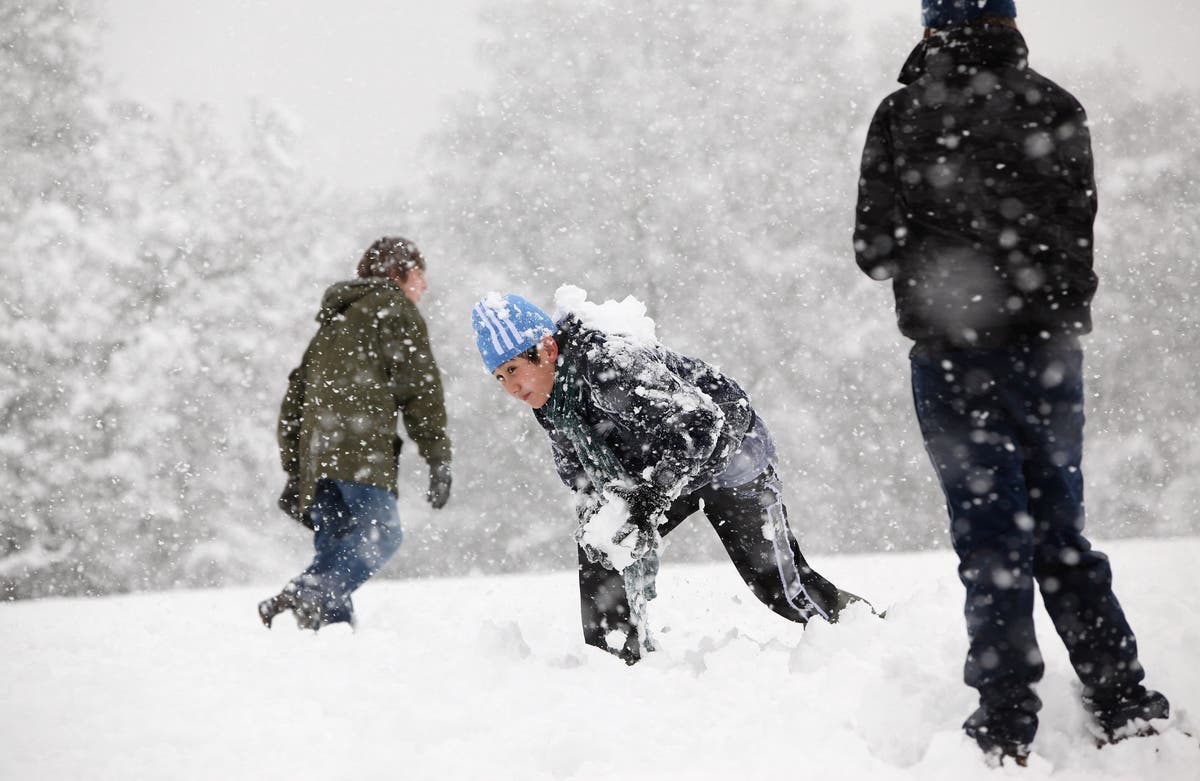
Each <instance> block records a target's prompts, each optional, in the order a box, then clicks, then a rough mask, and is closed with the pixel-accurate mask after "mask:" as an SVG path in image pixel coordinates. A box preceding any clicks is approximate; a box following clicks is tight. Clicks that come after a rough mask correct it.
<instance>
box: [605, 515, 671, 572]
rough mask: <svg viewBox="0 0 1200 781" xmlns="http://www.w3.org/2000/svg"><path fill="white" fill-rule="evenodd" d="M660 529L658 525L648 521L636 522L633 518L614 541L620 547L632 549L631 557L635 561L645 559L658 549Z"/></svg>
mask: <svg viewBox="0 0 1200 781" xmlns="http://www.w3.org/2000/svg"><path fill="white" fill-rule="evenodd" d="M659 539H660V537H659V536H658V529H657V528H656V524H654V523H653V522H650V521H648V520H646V521H635V520H634V519H633V518H632V517H631V518H630V519H629V521H628V522H627V523H625V524H624V525H623V526H621V528H619V529H617V533H616V534H614V535H613V538H612V541H613V542H614V543H616V544H618V545H623V546H624V547H627V548H630V556H632V557H633V560H634V561H637V560H638V559H641V558H644V557H645V556H646V554H647V553H649V552H650V551H652V550H655V549H656V548H657V547H658V541H659Z"/></svg>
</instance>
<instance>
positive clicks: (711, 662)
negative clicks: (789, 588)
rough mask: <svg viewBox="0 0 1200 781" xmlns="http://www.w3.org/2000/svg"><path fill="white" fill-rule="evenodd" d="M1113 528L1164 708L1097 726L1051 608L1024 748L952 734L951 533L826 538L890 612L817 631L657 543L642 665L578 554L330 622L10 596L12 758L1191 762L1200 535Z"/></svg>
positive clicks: (465, 767) (729, 772) (48, 763)
mask: <svg viewBox="0 0 1200 781" xmlns="http://www.w3.org/2000/svg"><path fill="white" fill-rule="evenodd" d="M564 542H566V541H564ZM1100 547H1101V548H1102V549H1103V550H1105V551H1106V552H1108V553H1109V554H1110V556H1111V557H1112V559H1113V563H1114V570H1115V573H1116V585H1117V593H1118V594H1119V595H1120V598H1121V601H1122V603H1123V604H1124V605H1125V607H1126V610H1127V612H1128V614H1129V616H1130V619H1131V622H1132V624H1133V626H1134V629H1135V630H1136V631H1137V633H1138V639H1139V642H1140V645H1141V649H1142V659H1143V661H1144V663H1145V665H1146V667H1147V669H1148V670H1149V677H1148V679H1147V683H1148V684H1149V685H1152V686H1154V687H1156V688H1159V689H1161V690H1162V691H1164V692H1165V693H1167V694H1168V696H1170V697H1171V699H1172V703H1173V706H1174V711H1175V713H1174V716H1173V719H1172V728H1171V729H1169V730H1167V731H1166V732H1165V733H1164V734H1162V735H1160V736H1158V737H1153V738H1146V739H1140V740H1130V741H1126V742H1125V743H1122V744H1119V745H1116V746H1110V747H1106V748H1104V749H1102V750H1097V749H1096V748H1094V747H1093V744H1092V742H1091V739H1090V738H1089V735H1088V732H1087V730H1086V727H1085V723H1084V716H1083V712H1082V710H1081V709H1080V707H1079V705H1078V704H1077V697H1076V694H1075V690H1074V684H1073V675H1072V673H1071V671H1070V668H1069V667H1068V664H1067V660H1066V656H1065V653H1064V652H1063V650H1062V647H1061V645H1060V644H1059V642H1058V640H1057V638H1056V637H1055V636H1054V634H1053V631H1052V629H1051V628H1050V625H1049V623H1048V622H1047V621H1045V620H1044V616H1039V620H1040V621H1041V623H1039V631H1040V636H1041V638H1042V641H1043V650H1044V652H1045V655H1046V657H1047V674H1046V678H1045V680H1044V682H1043V683H1042V685H1041V689H1040V693H1041V695H1042V697H1043V699H1044V701H1045V703H1046V704H1045V708H1044V710H1043V711H1042V728H1041V732H1040V733H1039V735H1038V739H1037V741H1036V743H1035V744H1034V756H1033V757H1032V758H1031V760H1030V763H1029V767H1028V768H1026V769H1023V770H1022V769H1020V768H1016V767H1013V766H1006V767H1003V768H1000V769H996V770H993V769H989V768H987V767H986V766H985V764H984V763H983V761H982V759H981V758H980V756H979V754H978V752H977V751H976V750H975V748H974V747H973V746H972V744H970V743H969V742H968V741H967V739H966V738H964V737H963V736H962V735H961V733H960V731H959V724H960V722H961V721H962V719H963V718H964V717H965V716H966V715H967V714H968V713H969V712H970V710H971V708H972V702H973V700H972V696H971V695H972V692H971V691H970V690H968V689H967V688H966V687H964V686H963V685H962V684H961V682H960V672H961V667H962V654H963V649H964V647H965V639H964V630H963V621H962V618H961V614H960V602H961V590H960V587H959V585H958V582H957V580H956V577H955V570H954V562H953V560H952V556H951V554H950V553H948V552H932V553H921V554H879V555H871V556H854V557H822V556H815V557H813V558H814V561H813V563H814V564H815V565H816V566H817V567H818V569H820V570H822V571H823V572H824V574H826V575H827V576H829V577H830V578H831V579H833V580H835V581H836V582H837V583H839V584H840V585H842V586H844V587H845V588H848V589H850V590H853V591H857V592H859V593H861V594H863V595H864V596H866V597H868V598H870V599H872V600H873V601H874V602H875V603H876V604H877V605H878V606H879V607H886V608H887V609H888V617H887V619H886V620H879V619H876V618H874V617H872V616H871V615H870V614H869V613H868V612H866V611H865V610H859V611H857V612H854V613H852V614H850V615H849V616H847V617H846V618H845V620H844V621H843V623H842V624H840V625H838V626H830V625H826V624H821V623H814V624H813V625H811V626H810V627H809V628H808V629H807V630H802V629H800V628H799V627H797V626H794V625H791V624H789V623H787V622H785V621H784V620H782V619H780V618H777V617H776V616H774V615H773V614H772V613H770V612H769V611H768V610H767V609H766V608H764V607H762V606H760V605H759V604H758V603H757V602H756V600H755V599H754V598H753V597H752V596H751V595H750V594H749V593H748V592H747V591H746V590H745V588H744V587H743V586H742V585H741V582H740V581H739V580H738V578H737V575H736V573H735V572H734V570H733V567H732V566H730V565H728V564H714V565H704V566H691V565H682V564H675V563H673V562H671V560H670V554H669V553H668V555H667V559H666V561H665V562H664V566H663V573H662V576H661V580H660V589H659V593H660V598H659V599H658V600H657V601H655V602H654V603H652V604H651V611H652V623H653V625H654V626H655V628H656V630H657V635H658V639H659V641H660V644H661V646H662V648H663V650H662V651H661V652H659V653H658V654H655V655H654V656H652V657H651V658H650V659H649V660H648V661H646V662H644V663H642V664H640V665H638V666H636V667H633V668H626V667H625V666H624V665H623V664H621V663H620V662H619V661H617V660H616V659H615V658H610V657H608V656H607V655H605V654H602V653H600V652H598V651H594V650H592V649H585V647H584V646H583V645H582V642H581V640H580V638H579V629H578V626H577V621H578V619H577V614H578V602H577V596H576V587H575V583H574V580H573V575H572V574H571V573H554V574H545V575H522V576H510V577H477V578H466V579H460V580H424V581H402V582H396V581H393V582H386V583H384V582H378V583H370V584H368V585H367V586H366V587H365V588H364V589H363V590H362V591H361V592H360V593H359V595H358V597H357V603H358V610H359V622H360V624H359V629H358V631H357V632H355V633H351V632H350V631H349V629H348V628H346V627H334V628H330V629H328V630H326V631H323V632H322V633H321V634H320V635H317V636H313V635H311V634H306V633H301V632H300V631H298V630H297V629H296V628H295V627H294V625H293V624H292V622H291V620H290V618H289V617H287V616H283V617H281V618H280V620H278V621H277V622H276V628H275V629H274V630H273V631H269V632H268V631H267V630H265V629H263V627H262V626H261V625H260V624H259V623H258V619H257V616H256V615H255V610H254V605H255V603H256V601H257V600H258V599H260V598H262V597H264V596H267V595H268V593H269V592H270V591H272V590H273V588H274V587H276V586H277V585H278V584H266V585H263V586H262V587H261V588H255V589H227V590H218V591H203V592H174V593H159V594H145V595H136V596H127V597H118V598H107V599H93V600H43V601H36V602H23V603H14V604H6V605H0V659H2V660H3V664H4V675H3V677H2V678H0V779H14V780H17V779H21V780H24V779H72V780H75V779H95V780H99V779H121V780H122V781H127V780H128V779H172V780H177V779H325V780H329V779H351V778H353V779H360V778H400V779H520V780H521V781H533V780H534V779H552V778H553V779H559V778H564V779H565V778H570V779H621V780H622V781H632V780H633V779H655V780H656V781H661V780H662V779H710V778H711V779H743V778H772V779H776V778H786V779H814V780H815V779H820V781H832V780H834V779H881V780H883V779H954V780H955V781H961V780H962V779H972V778H989V779H991V778H1005V777H1013V778H1022V779H1038V778H1054V779H1080V780H1082V779H1088V781H1097V780H1099V779H1138V780H1139V781H1141V780H1142V779H1153V780H1154V781H1175V780H1181V781H1182V780H1184V779H1187V780H1189V781H1195V780H1196V779H1200V746H1198V744H1197V741H1196V739H1194V738H1189V737H1187V736H1186V735H1185V734H1184V732H1183V730H1186V731H1187V732H1190V733H1192V734H1197V733H1196V730H1195V726H1196V724H1197V722H1200V719H1197V718H1196V717H1195V716H1193V715H1192V714H1191V713H1189V712H1192V713H1194V712H1195V709H1197V708H1200V664H1197V660H1198V659H1200V656H1198V652H1197V649H1198V648H1200V596H1198V595H1197V590H1196V588H1195V586H1194V581H1195V578H1194V572H1195V562H1196V561H1200V539H1174V540H1134V541H1121V542H1113V543H1108V544H1105V545H1102V546H1100ZM401 556H403V553H401Z"/></svg>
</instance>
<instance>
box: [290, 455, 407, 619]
mask: <svg viewBox="0 0 1200 781" xmlns="http://www.w3.org/2000/svg"><path fill="white" fill-rule="evenodd" d="M309 516H310V517H311V519H312V521H313V525H314V526H315V533H314V535H313V547H314V548H316V556H315V557H313V561H312V564H310V565H309V566H308V569H306V570H304V572H302V573H301V574H300V575H298V576H297V577H296V578H295V579H293V580H292V586H293V587H294V588H295V589H296V592H297V594H298V595H299V596H300V598H301V599H303V600H305V601H307V602H309V603H310V604H315V605H319V606H320V607H321V613H322V619H321V622H322V623H323V624H334V623H338V622H341V621H350V622H353V620H354V604H353V602H351V600H350V595H351V594H352V593H353V592H354V591H355V589H357V588H358V587H359V586H361V585H362V584H363V583H366V582H367V580H368V579H369V578H370V577H371V576H372V575H374V574H375V573H376V572H378V571H379V569H380V568H381V567H382V566H383V565H384V564H386V563H387V561H388V559H390V558H391V557H392V555H393V554H395V552H396V551H397V550H398V549H399V548H400V540H401V537H402V536H403V535H402V534H401V531H400V516H399V513H398V512H397V509H396V497H395V495H394V494H392V493H391V492H389V491H385V490H383V489H382V488H376V487H374V486H370V485H364V484H362V483H355V482H351V481H349V480H328V479H325V480H321V481H319V482H318V483H317V495H316V500H315V501H314V502H313V506H312V508H311V509H310V510H309Z"/></svg>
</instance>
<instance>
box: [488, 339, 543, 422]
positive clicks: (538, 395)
mask: <svg viewBox="0 0 1200 781" xmlns="http://www.w3.org/2000/svg"><path fill="white" fill-rule="evenodd" d="M557 360H558V343H557V342H555V341H554V337H553V336H546V337H543V338H542V341H541V344H540V345H539V349H538V360H537V363H533V362H532V361H530V360H529V359H528V358H526V357H525V356H524V355H518V356H517V357H516V358H513V359H512V360H511V361H506V362H505V363H502V364H500V365H499V366H497V367H496V371H494V372H492V376H493V377H495V378H496V379H497V380H499V381H500V387H502V388H504V392H505V393H507V394H508V395H509V396H512V397H513V398H514V399H517V400H518V401H523V402H525V403H526V404H528V405H529V406H531V407H533V408H534V409H539V408H540V407H541V406H542V405H543V404H545V403H546V402H547V401H548V400H549V399H550V392H551V391H553V390H554V366H555V362H556V361H557Z"/></svg>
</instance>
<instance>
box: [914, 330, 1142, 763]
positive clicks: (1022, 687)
mask: <svg viewBox="0 0 1200 781" xmlns="http://www.w3.org/2000/svg"><path fill="white" fill-rule="evenodd" d="M1082 362H1083V356H1082V352H1081V351H1080V350H1079V348H1078V346H1077V345H1076V344H1070V345H1066V346H1057V347H1055V346H1047V347H1038V348H1019V349H1008V350H1005V349H1001V350H978V351H961V352H946V353H942V354H933V355H920V354H914V356H913V358H912V385H913V397H914V401H915V403H916V410H917V418H918V420H919V421H920V425H921V433H922V434H923V436H924V439H925V445H926V449H927V450H928V452H929V457H930V459H931V460H932V461H933V465H934V468H935V469H936V470H937V474H938V478H939V479H940V480H941V484H942V489H943V491H944V492H945V495H946V504H947V507H948V509H949V513H950V531H951V538H952V540H953V543H954V550H955V552H956V553H957V554H958V558H959V577H960V578H961V580H962V583H963V585H964V586H965V587H966V609H965V612H966V619H967V634H968V637H969V638H970V650H969V651H968V653H967V661H966V666H965V680H966V682H967V684H968V685H970V686H973V687H975V688H977V689H978V690H979V692H980V700H981V704H982V705H983V706H985V707H991V708H994V709H996V710H1000V711H1002V710H1004V709H1006V708H1007V709H1010V710H1011V709H1016V710H1020V711H1023V712H1025V713H1026V714H1029V715H1032V714H1033V713H1036V711H1037V709H1038V707H1039V706H1040V702H1039V701H1038V699H1037V697H1036V695H1034V694H1033V691H1032V689H1031V688H1030V686H1031V684H1033V683H1034V682H1036V681H1038V680H1040V679H1041V677H1042V670H1043V664H1042V657H1041V654H1040V653H1039V651H1038V645H1037V639H1036V637H1035V636H1034V628H1033V597H1034V595H1033V586H1034V582H1035V581H1036V583H1037V584H1038V586H1039V587H1040V589H1041V593H1042V600H1043V602H1044V603H1045V605H1046V610H1047V611H1048V612H1049V614H1050V618H1051V620H1052V621H1053V622H1054V628H1055V629H1056V630H1057V632H1058V635H1059V637H1061V638H1062V641H1063V643H1065V644H1066V647H1067V651H1068V652H1069V654H1070V658H1071V664H1072V665H1073V666H1074V668H1075V671H1076V673H1077V674H1078V675H1079V679H1080V680H1081V681H1082V682H1083V684H1084V687H1085V694H1086V695H1088V696H1093V697H1098V698H1111V697H1116V696H1120V695H1122V694H1124V693H1126V692H1132V691H1135V690H1137V689H1139V688H1140V681H1141V680H1142V677H1143V672H1142V668H1141V666H1140V665H1139V664H1138V659H1137V642H1136V640H1135V639H1134V635H1133V631H1132V630H1131V629H1130V628H1129V624H1128V622H1127V621H1126V620H1125V614H1124V612H1123V611H1122V610H1121V605H1120V604H1119V603H1118V602H1117V598H1116V596H1115V595H1114V594H1113V590H1112V572H1111V570H1110V568H1109V563H1108V559H1107V557H1105V556H1104V555H1103V554H1102V553H1100V552H1098V551H1095V550H1093V549H1092V546H1091V543H1089V542H1088V540H1087V539H1086V538H1085V537H1084V536H1083V525H1084V510H1083V473H1082V472H1081V471H1080V468H1079V467H1080V461H1081V459H1082V456H1083V423H1084V415H1083V373H1082ZM1036 728H1037V722H1036V717H1033V718H1032V723H1031V724H1030V725H1029V726H1028V728H1027V729H1026V730H1025V731H1026V732H1027V737H1028V738H1029V739H1032V737H1033V735H1032V732H1033V731H1034V730H1036ZM1022 737H1025V736H1022Z"/></svg>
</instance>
